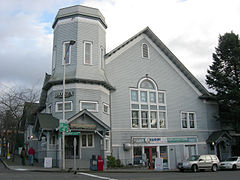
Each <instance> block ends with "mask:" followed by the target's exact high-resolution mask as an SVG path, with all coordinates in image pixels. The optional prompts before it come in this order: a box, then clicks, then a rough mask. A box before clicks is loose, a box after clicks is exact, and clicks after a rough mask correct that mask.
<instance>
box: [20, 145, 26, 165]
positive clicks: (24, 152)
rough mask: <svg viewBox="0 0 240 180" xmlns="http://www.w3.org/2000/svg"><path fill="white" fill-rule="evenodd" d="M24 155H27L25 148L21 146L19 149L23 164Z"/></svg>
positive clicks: (23, 163)
mask: <svg viewBox="0 0 240 180" xmlns="http://www.w3.org/2000/svg"><path fill="white" fill-rule="evenodd" d="M26 156H27V152H26V150H25V148H24V147H23V148H22V150H21V159H22V165H25V159H26Z"/></svg>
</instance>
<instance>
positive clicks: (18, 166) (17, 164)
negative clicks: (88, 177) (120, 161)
mask: <svg viewBox="0 0 240 180" xmlns="http://www.w3.org/2000/svg"><path fill="white" fill-rule="evenodd" d="M0 161H2V162H3V164H4V165H5V167H6V168H8V169H10V170H15V171H32V172H65V173H67V172H73V170H68V169H66V170H62V169H60V168H44V167H43V166H41V165H40V164H39V163H37V162H34V165H33V166H31V165H30V164H29V160H28V159H26V165H22V163H21V158H20V156H18V155H15V156H14V161H13V160H12V157H11V159H6V158H4V157H0ZM77 171H78V172H86V173H96V172H100V173H101V171H91V170H88V169H80V170H77ZM176 171H178V170H164V171H154V170H150V169H148V168H146V167H129V168H126V167H125V168H114V169H106V170H104V171H103V173H139V172H141V173H162V172H176Z"/></svg>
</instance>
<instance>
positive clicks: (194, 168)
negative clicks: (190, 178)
mask: <svg viewBox="0 0 240 180" xmlns="http://www.w3.org/2000/svg"><path fill="white" fill-rule="evenodd" d="M192 171H193V172H197V165H196V164H194V165H192Z"/></svg>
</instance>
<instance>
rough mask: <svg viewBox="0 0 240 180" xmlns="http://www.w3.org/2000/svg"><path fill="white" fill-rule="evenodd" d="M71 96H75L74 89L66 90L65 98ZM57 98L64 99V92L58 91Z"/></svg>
mask: <svg viewBox="0 0 240 180" xmlns="http://www.w3.org/2000/svg"><path fill="white" fill-rule="evenodd" d="M71 96H74V92H73V91H66V92H65V98H69V97H71ZM55 98H58V99H62V98H63V93H62V92H59V93H56V94H55Z"/></svg>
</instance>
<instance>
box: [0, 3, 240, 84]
mask: <svg viewBox="0 0 240 180" xmlns="http://www.w3.org/2000/svg"><path fill="white" fill-rule="evenodd" d="M79 4H80V5H86V6H90V7H94V8H98V9H99V10H100V11H101V12H102V14H103V15H104V17H105V19H106V23H107V25H108V29H107V40H106V42H107V52H109V51H110V50H112V49H113V48H115V47H116V46H118V45H119V44H121V43H122V42H124V41H126V40H127V39H129V38H130V37H132V36H133V35H135V34H136V33H138V32H139V31H141V30H142V29H144V28H145V27H146V26H149V27H150V28H151V29H152V31H153V32H154V33H155V34H156V35H157V36H158V37H159V39H161V40H162V41H163V43H164V44H165V45H166V46H167V47H168V48H169V49H170V50H171V51H172V52H173V53H174V54H175V55H176V56H177V57H178V59H179V60H180V61H181V62H182V63H183V64H184V65H185V66H186V67H187V68H188V69H189V70H190V71H191V72H192V73H193V75H195V77H196V78H197V79H198V80H199V81H200V82H201V83H204V81H205V75H206V72H207V68H208V66H209V65H211V63H212V53H213V52H214V51H215V49H214V48H215V47H216V46H217V44H218V37H219V34H221V35H223V34H224V33H226V32H231V31H233V32H234V33H236V34H240V21H239V18H240V0H1V5H0V22H1V23H0V42H1V43H2V45H1V49H0V62H1V65H0V89H1V88H2V87H4V86H12V85H20V86H25V87H30V86H38V87H40V86H41V85H42V83H43V77H44V74H45V72H47V73H51V58H52V41H53V30H52V23H53V20H54V18H55V16H56V14H57V11H58V9H60V8H63V7H67V6H73V5H79Z"/></svg>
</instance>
